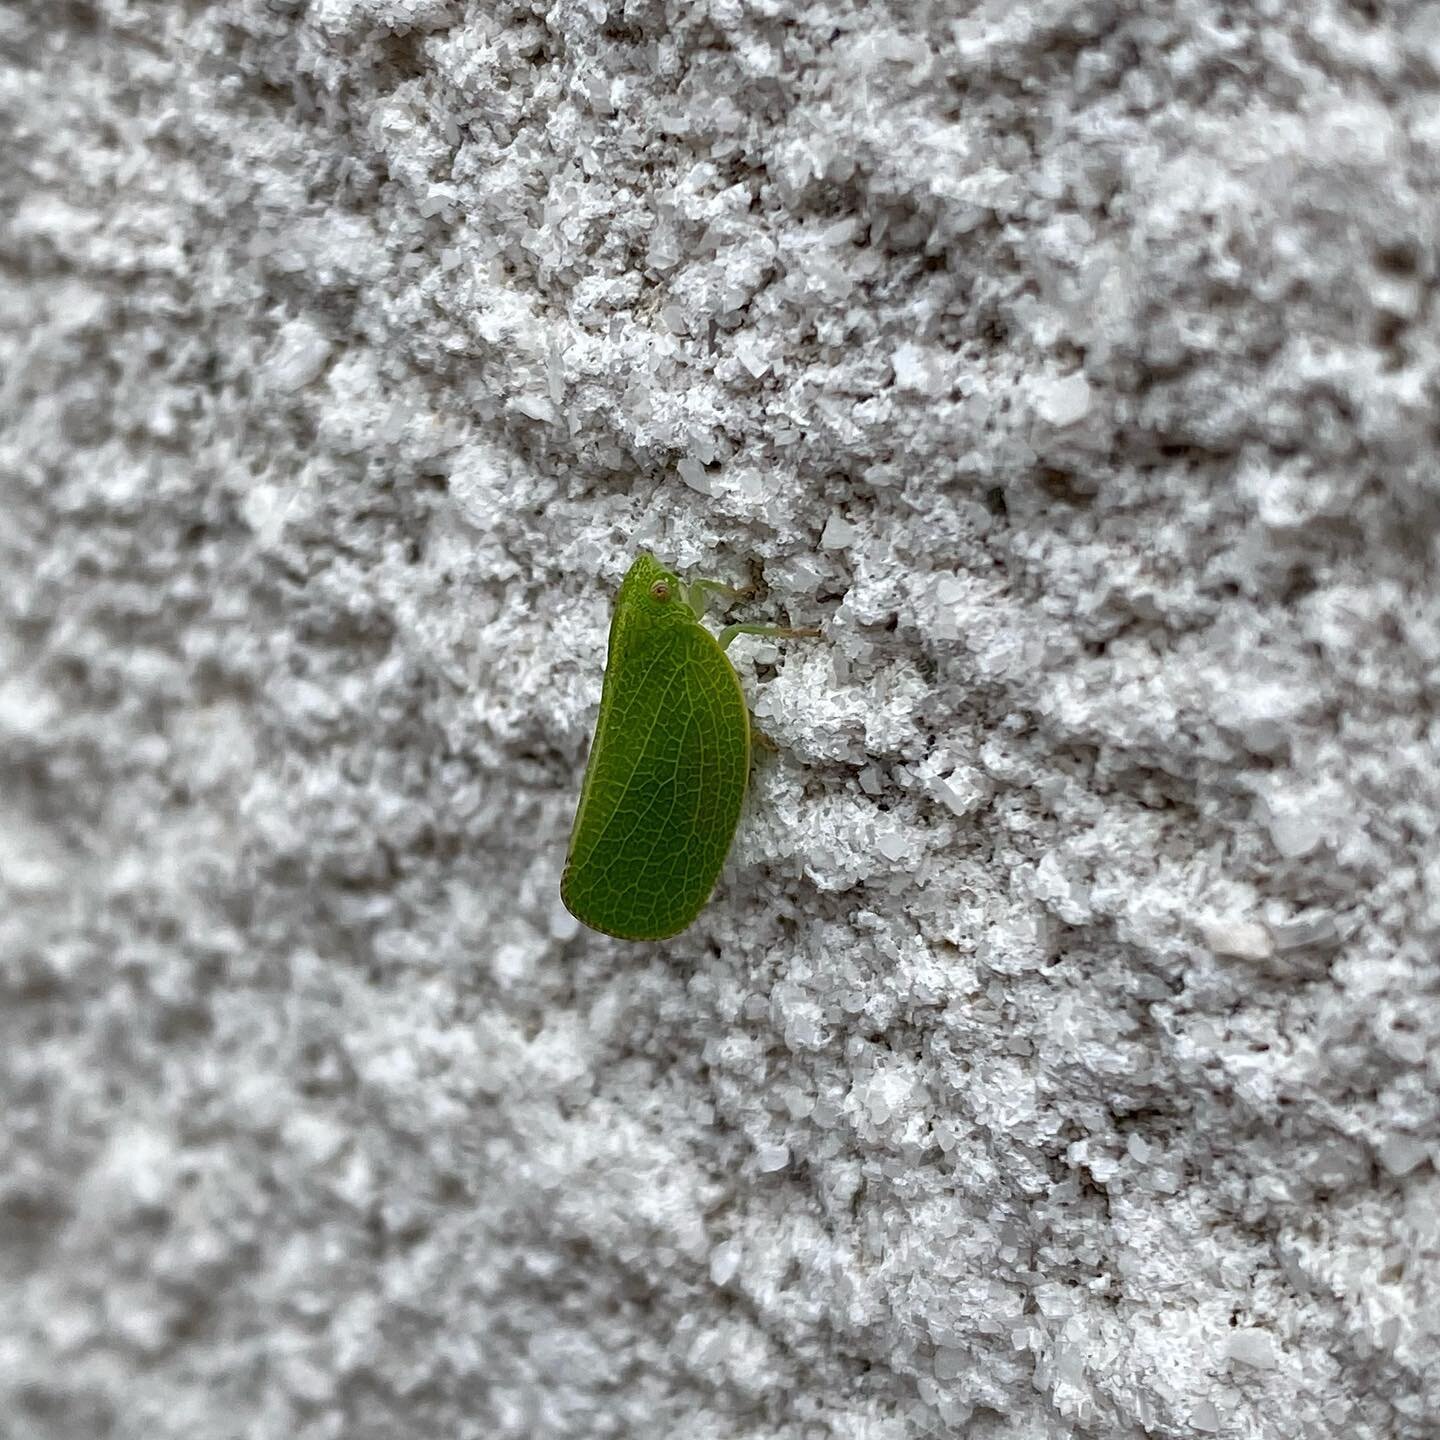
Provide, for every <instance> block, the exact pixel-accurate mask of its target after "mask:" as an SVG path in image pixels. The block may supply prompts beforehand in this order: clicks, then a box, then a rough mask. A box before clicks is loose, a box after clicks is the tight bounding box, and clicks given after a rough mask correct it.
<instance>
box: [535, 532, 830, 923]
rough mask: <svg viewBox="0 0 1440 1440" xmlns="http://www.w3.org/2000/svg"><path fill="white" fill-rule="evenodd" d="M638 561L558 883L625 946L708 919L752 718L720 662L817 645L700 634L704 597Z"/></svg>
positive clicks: (574, 906) (724, 588) (707, 585)
mask: <svg viewBox="0 0 1440 1440" xmlns="http://www.w3.org/2000/svg"><path fill="white" fill-rule="evenodd" d="M742 593H743V592H741V591H738V590H733V589H731V587H730V586H728V585H720V584H717V583H716V582H715V581H713V580H695V581H692V582H691V583H690V584H689V585H688V586H687V585H685V584H683V583H682V582H681V580H680V579H679V577H678V576H676V575H674V574H672V573H671V572H670V571H669V570H666V569H665V567H664V566H663V565H661V564H659V562H658V561H656V560H655V559H654V558H653V557H652V556H650V555H645V554H642V555H640V556H639V557H638V558H637V559H636V561H635V563H634V564H633V565H631V567H630V569H629V571H628V572H627V573H626V576H625V579H624V580H623V581H622V582H621V585H620V593H619V594H618V595H617V596H616V598H615V614H614V617H613V619H612V620H611V622H610V651H609V656H608V658H607V660H606V663H605V683H604V686H603V687H602V689H601V692H600V718H599V720H598V721H597V722H596V725H595V738H594V740H593V742H592V743H591V746H590V761H589V764H588V765H587V766H586V767H585V780H584V783H583V784H582V785H581V787H580V804H579V805H578V807H577V808H576V811H575V824H574V826H573V828H572V829H571V831H570V853H569V854H568V855H567V856H566V859H565V874H564V876H563V878H562V879H561V881H560V898H561V899H562V900H563V901H564V902H565V908H566V909H567V910H568V911H569V912H570V913H571V914H572V915H573V916H574V917H575V918H576V919H577V920H581V921H583V922H584V923H585V924H586V925H588V926H590V928H591V929H592V930H599V931H602V932H603V933H604V934H606V935H614V936H616V937H618V938H619V939H621V940H664V939H666V938H667V937H669V936H671V935H678V934H679V933H680V931H682V930H683V929H685V927H686V926H687V925H689V924H690V922H691V921H692V920H694V918H695V917H696V916H697V915H698V914H699V913H700V911H701V910H702V909H703V908H704V905H705V902H706V901H707V900H708V899H709V898H710V892H711V890H713V889H714V888H715V881H716V879H717V878H718V876H719V874H720V868H721V866H722V865H724V863H725V856H726V854H727V852H728V851H729V849H730V841H731V839H732V837H733V836H734V834H735V825H736V822H737V821H738V820H739V818H740V805H741V802H742V801H743V800H744V798H745V785H746V782H747V781H748V779H749V776H750V712H749V710H748V709H747V708H746V705H745V696H744V694H743V692H742V691H741V689H740V677H739V676H738V675H736V673H735V670H734V667H733V666H732V665H731V664H730V662H729V660H727V659H726V658H725V649H726V647H727V646H728V645H729V644H730V642H731V641H732V640H733V639H734V638H735V637H736V636H737V635H818V634H819V633H820V632H819V631H818V630H789V629H786V628H784V627H782V626H778V625H727V626H726V627H725V628H724V629H723V630H722V631H721V632H720V636H719V638H718V639H717V638H716V637H715V636H714V635H712V634H711V633H710V631H709V630H707V629H706V628H705V626H704V625H702V624H701V623H700V618H701V616H702V615H704V613H705V604H706V599H707V597H708V596H709V595H712V594H717V595H723V596H726V597H727V598H729V597H734V596H736V595H739V594H742Z"/></svg>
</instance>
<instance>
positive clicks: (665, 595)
mask: <svg viewBox="0 0 1440 1440" xmlns="http://www.w3.org/2000/svg"><path fill="white" fill-rule="evenodd" d="M650 598H651V599H652V600H668V599H669V598H670V587H669V585H667V584H666V583H665V581H663V580H657V581H656V582H655V583H654V584H653V585H652V586H651V587H650Z"/></svg>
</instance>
